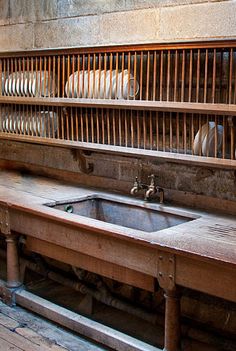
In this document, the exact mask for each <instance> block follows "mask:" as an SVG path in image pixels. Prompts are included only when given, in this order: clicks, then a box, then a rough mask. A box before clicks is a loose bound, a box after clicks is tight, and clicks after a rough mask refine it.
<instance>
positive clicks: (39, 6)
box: [10, 0, 58, 23]
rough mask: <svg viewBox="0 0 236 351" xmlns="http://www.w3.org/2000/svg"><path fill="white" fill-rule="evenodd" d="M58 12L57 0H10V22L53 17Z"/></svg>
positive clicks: (32, 20) (34, 20) (26, 21)
mask: <svg viewBox="0 0 236 351" xmlns="http://www.w3.org/2000/svg"><path fill="white" fill-rule="evenodd" d="M57 12H58V11H57V0H50V1H47V0H17V1H15V0H10V23H29V22H36V21H40V20H46V19H52V18H56V17H57Z"/></svg>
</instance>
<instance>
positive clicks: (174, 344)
mask: <svg viewBox="0 0 236 351" xmlns="http://www.w3.org/2000/svg"><path fill="white" fill-rule="evenodd" d="M165 302H166V307H165V347H164V351H179V350H180V296H179V294H178V293H177V292H176V290H166V291H165Z"/></svg>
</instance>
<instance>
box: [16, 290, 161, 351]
mask: <svg viewBox="0 0 236 351" xmlns="http://www.w3.org/2000/svg"><path fill="white" fill-rule="evenodd" d="M15 297H16V303H17V304H19V305H21V306H23V307H25V308H27V309H29V310H31V311H33V312H35V313H37V314H39V315H41V316H43V317H46V318H48V319H50V320H51V321H53V322H56V323H58V324H60V325H62V326H64V327H66V328H68V329H71V330H73V331H74V332H76V333H79V334H81V335H84V336H86V337H88V338H90V339H92V340H95V341H97V342H99V343H101V344H103V345H106V346H108V347H110V348H112V349H113V350H117V351H161V350H160V349H159V348H156V347H154V346H151V345H149V344H147V343H145V342H142V341H140V340H137V339H135V338H133V337H131V336H128V335H126V334H124V333H121V332H119V331H117V330H115V329H112V328H110V327H107V326H105V325H103V324H101V323H98V322H95V321H93V320H91V319H88V318H86V317H83V316H81V315H79V314H77V313H74V312H71V311H69V310H67V309H65V308H63V307H60V306H58V305H56V304H54V303H52V302H49V301H47V300H45V299H43V298H41V297H38V296H36V295H34V294H31V293H30V292H27V291H25V290H21V291H17V292H16V295H15Z"/></svg>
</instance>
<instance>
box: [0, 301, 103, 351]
mask: <svg viewBox="0 0 236 351" xmlns="http://www.w3.org/2000/svg"><path fill="white" fill-rule="evenodd" d="M10 350H11V351H78V350H79V351H103V350H104V348H103V347H101V346H99V345H96V344H95V343H93V342H91V341H89V340H86V339H84V338H81V337H80V336H77V335H74V334H72V333H70V332H69V331H67V330H64V329H63V328H61V327H59V326H57V325H55V324H53V323H51V322H49V321H47V320H45V319H43V318H40V317H38V316H36V315H34V314H32V313H30V312H29V311H26V310H24V309H22V308H20V307H18V306H17V307H14V308H11V307H9V306H7V305H5V304H3V303H2V302H1V301H0V351H10Z"/></svg>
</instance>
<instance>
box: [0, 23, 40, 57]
mask: <svg viewBox="0 0 236 351" xmlns="http://www.w3.org/2000/svg"><path fill="white" fill-rule="evenodd" d="M32 48H33V26H32V24H26V25H25V24H17V25H11V26H2V27H0V50H1V51H2V52H3V51H17V50H30V49H32Z"/></svg>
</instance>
